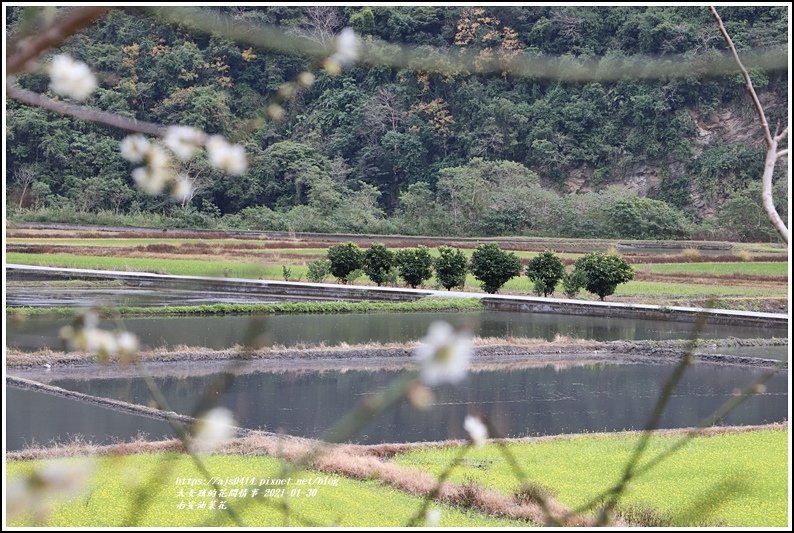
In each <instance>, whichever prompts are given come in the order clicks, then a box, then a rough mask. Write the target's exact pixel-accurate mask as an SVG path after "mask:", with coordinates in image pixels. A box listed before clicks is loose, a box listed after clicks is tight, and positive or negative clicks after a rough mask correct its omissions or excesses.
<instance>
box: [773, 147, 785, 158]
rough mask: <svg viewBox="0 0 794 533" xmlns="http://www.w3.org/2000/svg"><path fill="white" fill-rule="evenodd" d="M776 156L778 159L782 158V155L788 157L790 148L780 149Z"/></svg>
mask: <svg viewBox="0 0 794 533" xmlns="http://www.w3.org/2000/svg"><path fill="white" fill-rule="evenodd" d="M775 157H776V158H777V159H780V158H781V157H788V148H786V149H785V150H781V151H779V152H778V153H777V154H776V155H775Z"/></svg>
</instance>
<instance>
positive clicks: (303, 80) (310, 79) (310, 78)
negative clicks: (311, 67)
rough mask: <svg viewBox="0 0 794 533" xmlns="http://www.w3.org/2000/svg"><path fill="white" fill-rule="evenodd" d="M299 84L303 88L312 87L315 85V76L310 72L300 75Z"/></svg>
mask: <svg viewBox="0 0 794 533" xmlns="http://www.w3.org/2000/svg"><path fill="white" fill-rule="evenodd" d="M298 83H299V84H300V85H301V86H302V87H311V86H312V85H314V74H312V73H311V72H309V71H305V72H301V73H300V74H298Z"/></svg>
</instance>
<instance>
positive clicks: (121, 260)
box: [6, 252, 787, 298]
mask: <svg viewBox="0 0 794 533" xmlns="http://www.w3.org/2000/svg"><path fill="white" fill-rule="evenodd" d="M6 261H7V262H9V263H18V264H26V265H41V266H55V267H67V268H88V269H99V270H129V271H137V272H155V273H160V274H174V275H182V276H212V277H239V278H251V279H271V280H283V279H284V278H283V276H282V271H281V265H267V264H258V263H246V262H240V261H218V260H215V261H213V260H197V259H160V258H137V257H108V256H81V255H70V254H27V253H19V252H9V253H8V254H6ZM740 264H743V263H740ZM290 268H291V270H292V279H293V280H297V279H298V278H301V279H302V280H303V281H306V267H303V266H299V265H295V266H292V267H290ZM466 279H467V281H466V285H467V287H466V288H467V290H474V289H477V288H478V287H479V283H478V282H477V280H475V279H474V277H473V276H471V275H469V276H468V277H467V278H466ZM365 281H366V278H361V279H360V280H358V281H357V283H362V282H365ZM428 285H429V286H432V285H433V281H432V280H431V281H430V283H429V284H428ZM531 289H532V287H531V283H530V281H529V279H528V278H527V277H526V276H521V277H518V278H514V279H512V280H510V281H508V282H507V283H506V284H505V286H504V288H503V290H502V292H506V293H510V292H513V293H519V294H530V292H531ZM582 294H583V293H582ZM615 294H616V295H617V296H650V297H662V296H670V297H675V296H685V297H691V296H702V297H709V296H719V297H726V296H738V297H781V298H782V297H786V296H787V288H786V287H780V288H769V287H753V286H749V285H740V286H731V285H725V284H714V285H710V284H702V283H665V282H647V281H631V282H629V283H626V284H624V285H619V286H618V289H617V291H616V293H615Z"/></svg>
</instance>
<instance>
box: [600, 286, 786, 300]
mask: <svg viewBox="0 0 794 533" xmlns="http://www.w3.org/2000/svg"><path fill="white" fill-rule="evenodd" d="M787 295H788V289H787V288H786V287H780V288H777V287H753V286H752V285H724V284H723V285H716V284H715V285H711V284H705V283H664V282H655V281H630V282H628V283H625V284H623V285H618V288H617V290H616V291H615V296H647V297H695V296H697V297H709V296H719V297H731V296H737V297H755V298H772V297H777V298H785V297H786V296H787ZM609 299H610V297H608V298H607V300H609Z"/></svg>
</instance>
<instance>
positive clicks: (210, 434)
mask: <svg viewBox="0 0 794 533" xmlns="http://www.w3.org/2000/svg"><path fill="white" fill-rule="evenodd" d="M235 424H236V423H235V421H234V416H233V415H232V412H231V411H229V410H228V409H226V408H225V407H215V408H213V409H210V410H209V411H207V413H206V414H205V415H204V416H203V417H201V418H200V419H198V420H197V421H196V425H195V428H194V432H193V438H192V439H191V441H190V451H191V452H193V453H198V452H209V451H212V450H214V449H216V448H217V447H218V446H220V444H221V443H222V442H223V441H225V440H226V439H229V438H232V437H234V436H235V434H236V433H237V430H236V429H235Z"/></svg>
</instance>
